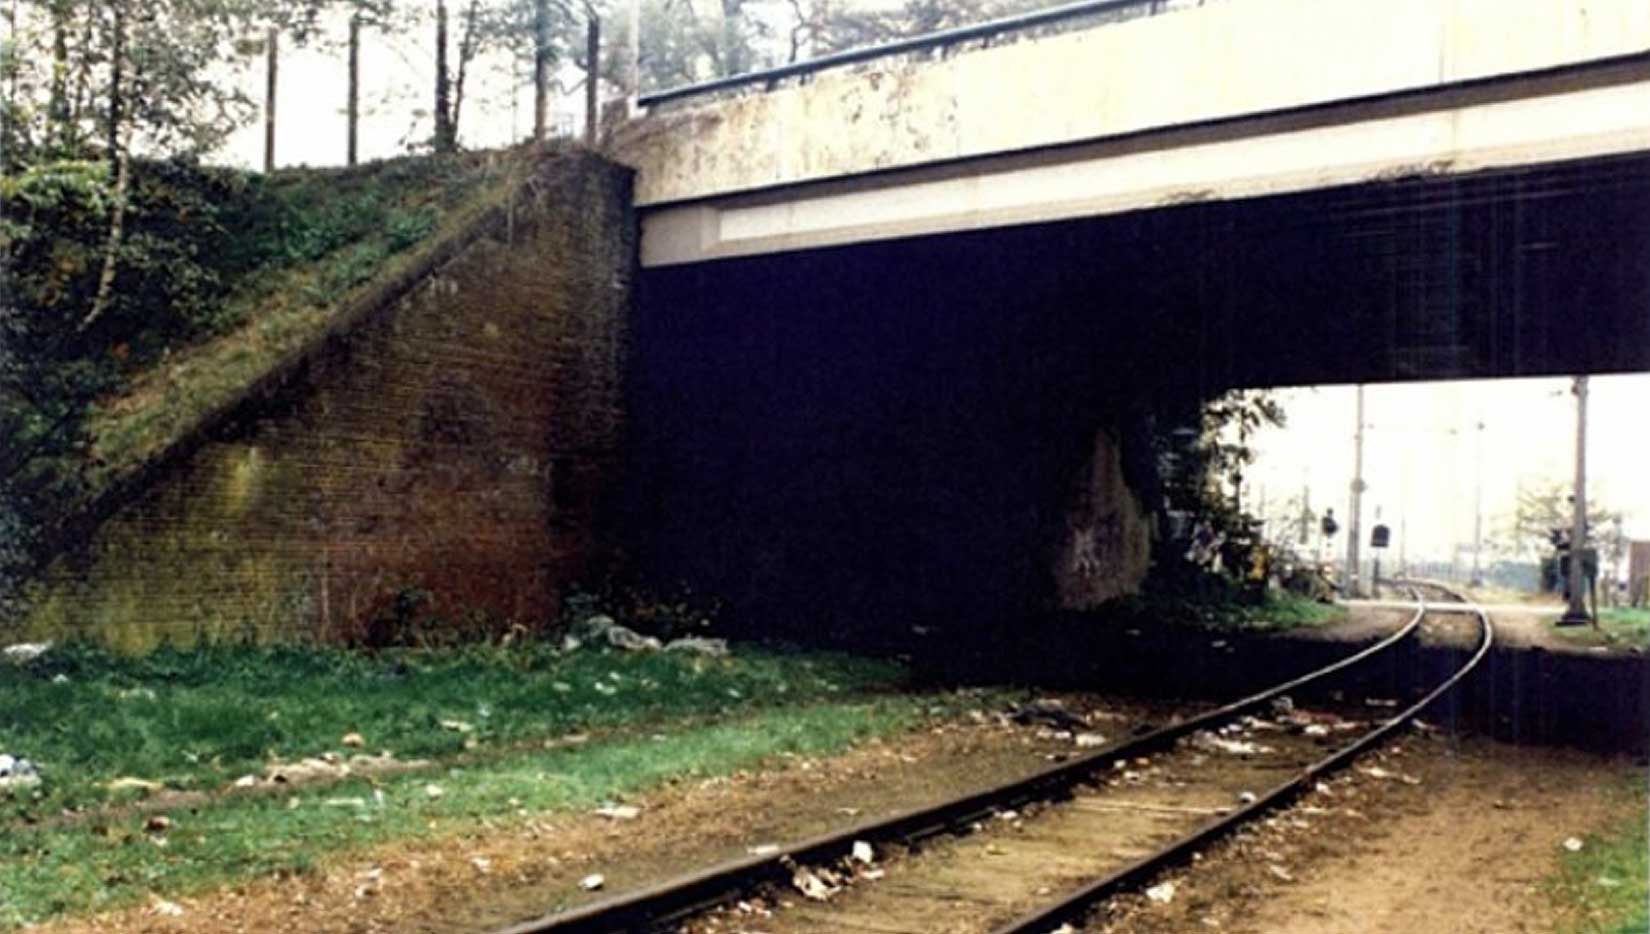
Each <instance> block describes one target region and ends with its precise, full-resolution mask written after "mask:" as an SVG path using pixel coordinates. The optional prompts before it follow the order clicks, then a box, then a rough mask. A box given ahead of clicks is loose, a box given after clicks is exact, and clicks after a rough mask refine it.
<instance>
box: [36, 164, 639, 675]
mask: <svg viewBox="0 0 1650 934" xmlns="http://www.w3.org/2000/svg"><path fill="white" fill-rule="evenodd" d="M629 185H630V177H629V174H628V173H627V172H626V171H625V170H623V169H620V168H617V167H614V166H610V165H608V164H605V163H602V162H600V161H598V160H595V159H593V158H590V157H587V156H578V155H570V156H559V157H555V158H553V159H551V160H550V161H548V162H546V164H545V165H544V166H543V167H541V171H540V172H539V173H538V175H537V176H536V178H535V182H534V184H533V185H530V186H529V191H531V193H532V196H531V197H530V198H529V199H528V200H527V201H525V202H518V205H517V208H516V209H515V210H514V211H512V212H510V214H509V217H508V218H507V220H506V221H505V223H503V224H501V225H499V228H498V229H497V230H496V232H495V233H494V234H492V235H490V236H486V237H482V238H481V239H479V240H478V241H476V242H475V243H474V244H472V245H470V246H469V247H467V248H466V249H465V250H464V251H463V252H461V253H460V254H458V256H457V257H456V258H454V259H453V260H452V261H451V262H449V263H447V264H446V265H444V266H443V267H442V268H440V269H439V270H438V271H437V272H436V273H435V274H434V275H432V276H431V277H429V278H428V279H427V280H426V281H424V282H423V283H422V284H421V285H420V286H419V287H418V288H416V289H415V290H414V291H413V292H412V293H411V294H410V295H408V296H407V297H405V298H403V299H402V300H400V301H398V302H396V303H395V304H394V305H392V306H390V307H386V308H384V309H382V310H381V311H379V312H377V313H375V314H373V315H372V316H370V317H369V319H368V320H367V321H366V323H364V324H363V325H362V326H361V327H359V328H357V329H356V330H355V331H354V332H352V333H351V334H350V335H349V336H348V337H347V338H346V339H344V340H342V341H339V342H335V343H334V344H333V345H331V346H329V347H326V348H324V349H323V350H321V351H320V352H317V353H314V354H311V355H310V357H309V358H308V359H307V361H306V362H305V364H304V365H303V366H302V367H301V368H300V369H299V370H298V371H297V373H296V375H295V376H294V378H293V379H291V380H290V381H289V382H288V383H287V385H286V386H285V387H283V388H282V390H281V391H280V392H278V393H275V394H274V395H273V396H272V397H270V398H267V399H262V400H249V401H248V402H246V403H244V404H243V405H241V406H240V407H239V408H238V409H237V410H236V411H235V412H234V413H233V415H232V416H231V418H230V419H229V421H228V422H227V423H225V424H222V425H219V426H217V428H216V430H215V434H214V435H213V437H212V438H211V439H210V440H208V441H207V442H206V443H205V444H203V445H201V446H200V447H199V448H198V449H196V450H195V451H194V453H193V454H192V455H190V456H189V457H188V458H187V459H186V460H185V461H184V462H182V463H180V464H177V465H175V466H174V467H173V468H172V469H170V470H168V471H167V472H165V474H164V476H163V479H161V480H160V481H159V482H158V483H156V484H154V485H152V486H151V487H150V488H149V489H148V490H146V491H145V492H144V493H143V495H142V496H141V497H139V498H137V499H136V500H135V501H133V502H131V503H129V504H128V505H126V506H125V507H124V508H122V509H121V510H120V511H119V512H118V513H117V514H115V515H114V516H113V518H111V519H110V520H109V521H107V522H105V523H104V524H103V525H102V526H101V528H99V529H98V531H97V532H96V533H95V534H94V535H93V536H92V538H91V540H90V541H89V542H86V543H84V547H82V548H79V549H77V550H75V551H74V552H71V553H69V554H66V555H65V556H63V557H62V558H60V559H59V560H58V561H56V562H55V563H54V564H53V565H52V567H51V568H50V569H49V571H48V573H47V575H46V577H45V579H44V581H43V582H42V584H41V586H40V587H39V588H38V593H37V595H36V596H37V599H36V601H35V609H34V612H33V614H32V616H31V619H30V621H29V624H28V628H29V630H30V633H29V634H30V635H32V636H47V635H52V636H63V635H67V634H84V635H90V636H93V637H96V638H101V639H105V640H107V641H109V642H111V643H114V644H116V645H119V646H122V647H126V648H143V647H146V646H149V645H152V644H154V643H156V642H158V641H160V640H161V639H171V640H173V641H188V640H191V639H194V638H197V637H200V636H211V637H236V636H240V635H255V636H258V637H260V638H272V637H281V638H290V637H307V636H315V637H320V638H329V639H364V638H369V637H370V635H371V633H370V632H369V630H370V628H371V626H372V623H373V621H374V620H378V621H380V622H381V621H383V620H384V619H385V618H387V617H389V616H393V614H394V609H395V605H396V601H397V598H398V596H400V597H402V598H403V602H405V595H407V594H411V593H415V592H422V593H427V594H428V598H427V599H421V601H420V602H419V606H418V612H419V614H420V615H421V616H422V617H424V618H425V619H426V621H428V620H431V619H439V620H442V621H445V623H446V624H447V625H450V626H460V625H465V624H475V623H485V624H487V625H490V626H493V627H497V626H502V625H508V624H510V623H520V624H523V625H527V626H529V627H535V626H539V625H543V624H545V623H547V622H549V621H551V620H552V619H553V618H554V616H555V613H556V610H557V607H558V605H559V594H560V591H561V589H562V588H564V587H565V586H566V585H567V584H568V583H569V582H571V581H572V580H574V579H576V578H577V577H578V576H579V575H581V574H582V573H584V572H585V570H586V569H587V567H588V565H589V563H590V562H591V561H592V560H594V559H596V558H597V557H598V556H599V552H600V551H601V549H602V545H603V543H604V540H605V539H604V534H603V527H604V523H605V518H606V517H605V503H606V501H607V498H608V496H609V492H610V490H611V489H612V488H613V485H614V483H615V482H616V478H617V476H616V475H617V471H618V466H619V457H620V446H621V442H622V431H623V419H624V413H623V398H622V380H623V367H622V362H623V360H624V359H625V356H626V341H627V334H628V331H627V328H628V310H629V302H630V294H631V293H630V286H631V281H632V278H633V257H634V241H635V232H634V223H633V219H632V217H631V214H630V209H629V203H630V196H629Z"/></svg>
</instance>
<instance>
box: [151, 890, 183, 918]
mask: <svg viewBox="0 0 1650 934" xmlns="http://www.w3.org/2000/svg"><path fill="white" fill-rule="evenodd" d="M149 913H150V914H156V915H160V916H161V917H163V918H181V917H183V906H182V905H180V904H178V903H177V902H169V901H167V900H166V899H164V898H161V897H160V896H159V895H152V896H150V902H149Z"/></svg>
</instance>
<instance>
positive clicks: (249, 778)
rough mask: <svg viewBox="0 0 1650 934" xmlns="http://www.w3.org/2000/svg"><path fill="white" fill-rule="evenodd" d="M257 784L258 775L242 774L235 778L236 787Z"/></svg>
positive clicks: (251, 786) (250, 786)
mask: <svg viewBox="0 0 1650 934" xmlns="http://www.w3.org/2000/svg"><path fill="white" fill-rule="evenodd" d="M257 784H258V776H256V775H242V776H241V777H240V778H237V779H235V782H234V787H236V788H254V787H256V786H257Z"/></svg>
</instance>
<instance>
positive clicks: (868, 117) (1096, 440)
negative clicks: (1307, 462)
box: [610, 0, 1650, 631]
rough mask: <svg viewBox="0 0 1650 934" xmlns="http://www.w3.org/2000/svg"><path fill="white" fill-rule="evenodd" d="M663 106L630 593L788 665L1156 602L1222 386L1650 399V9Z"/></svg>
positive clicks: (1102, 22)
mask: <svg viewBox="0 0 1650 934" xmlns="http://www.w3.org/2000/svg"><path fill="white" fill-rule="evenodd" d="M643 103H644V105H646V107H647V111H646V113H645V115H644V116H642V117H641V118H640V119H637V120H634V121H631V122H630V123H628V124H626V125H624V126H623V127H622V128H620V129H619V130H617V132H616V133H615V134H614V136H613V137H612V139H611V140H610V143H611V145H612V147H613V151H614V152H615V153H617V155H618V156H619V158H620V159H621V160H622V161H625V162H627V163H629V164H631V165H633V166H635V167H636V168H637V169H638V170H639V171H638V176H637V181H636V191H635V202H636V205H637V208H638V210H639V214H640V224H641V247H640V254H641V265H642V273H641V276H640V282H639V290H640V291H639V296H638V304H637V311H636V316H635V324H634V329H633V335H632V338H633V342H634V362H633V365H632V367H631V390H630V396H631V404H630V412H631V416H632V425H631V428H630V431H631V443H630V447H629V452H630V460H631V463H632V475H631V482H629V483H628V484H627V486H628V487H629V489H630V491H631V492H630V495H629V496H628V497H627V508H628V509H629V510H630V517H631V519H632V520H633V521H634V522H635V523H636V525H635V528H637V529H639V530H646V531H645V534H643V535H639V536H638V541H639V542H640V544H639V545H638V550H639V551H640V552H641V553H640V555H639V556H638V557H639V558H640V559H641V560H642V563H643V564H644V566H646V567H648V568H650V569H651V570H652V571H653V572H654V573H655V574H656V575H659V576H663V577H667V578H668V577H676V576H679V577H682V578H684V579H690V580H696V581H701V582H703V583H704V584H705V585H706V586H708V587H710V588H712V589H715V590H716V591H718V592H720V593H723V594H725V595H727V596H728V597H729V598H730V599H731V600H732V602H733V603H734V604H735V605H738V606H742V607H745V608H746V609H748V610H749V611H750V612H751V613H752V614H753V616H755V617H757V619H752V620H751V622H752V624H753V626H760V627H764V628H766V629H767V630H768V631H773V629H774V628H775V627H777V628H778V629H781V630H783V629H784V628H786V627H787V626H788V627H792V628H794V629H795V630H797V631H809V630H810V628H811V627H824V626H830V627H842V626H844V625H847V624H845V623H844V622H843V620H844V619H847V620H849V621H851V622H852V623H853V626H857V627H859V628H861V629H864V630H889V629H894V630H900V631H903V630H904V628H905V627H906V624H908V623H909V624H912V625H916V626H919V627H922V628H925V629H926V628H928V627H929V626H931V625H939V626H941V627H942V628H943V627H944V626H945V625H947V624H948V623H949V622H950V621H954V620H994V621H997V622H998V623H999V624H1001V623H1002V622H1004V621H1011V620H1013V619H1016V618H1022V617H1023V616H1024V615H1025V614H1026V613H1028V612H1035V611H1038V610H1048V609H1082V608H1085V607H1091V606H1094V605H1096V604H1098V603H1099V602H1101V601H1103V600H1105V599H1108V598H1110V597H1114V596H1116V595H1118V594H1121V593H1126V592H1128V591H1129V590H1131V589H1133V588H1134V587H1135V586H1136V585H1137V584H1138V583H1139V581H1140V580H1141V577H1142V575H1143V574H1144V570H1145V567H1146V560H1147V558H1146V553H1147V548H1148V544H1149V535H1148V533H1147V531H1146V529H1147V527H1148V526H1149V525H1150V521H1151V513H1152V508H1153V507H1152V505H1151V504H1152V502H1153V501H1154V500H1155V498H1156V491H1155V490H1154V489H1152V483H1153V482H1154V481H1153V479H1152V476H1153V473H1154V471H1153V469H1152V466H1151V465H1152V461H1153V458H1154V456H1155V455H1154V453H1153V452H1152V450H1151V449H1150V445H1149V443H1148V442H1147V441H1145V440H1144V439H1146V438H1149V437H1150V436H1151V426H1152V425H1153V424H1155V425H1156V426H1157V427H1158V428H1159V429H1160V428H1161V427H1162V425H1163V424H1164V422H1165V420H1169V421H1171V422H1172V421H1173V420H1174V419H1176V418H1183V417H1184V413H1186V412H1188V411H1194V410H1195V405H1196V403H1197V401H1198V400H1200V399H1206V398H1209V397H1210V396H1211V395H1212V394H1214V393H1217V392H1219V391H1221V390H1224V389H1228V388H1233V387H1262V386H1281V385H1303V384H1314V383H1332V382H1340V383H1345V382H1354V381H1389V380H1410V379H1444V378H1457V377H1491V376H1532V375H1554V374H1567V373H1575V372H1597V373H1602V372H1625V371H1645V370H1650V4H1645V3H1644V2H1643V0H1575V2H1562V3H1560V2H1552V0H1383V2H1369V0H1218V2H1214V0H1212V2H1207V3H1204V4H1197V5H1193V4H1189V3H1184V2H1182V3H1173V2H1171V3H1161V2H1160V3H1142V2H1114V3H1104V4H1086V5H1083V15H1082V16H1079V17H1076V18H1071V17H1069V16H1066V15H1064V14H1055V15H1053V16H1051V17H1049V18H1048V19H1047V20H1046V21H1044V22H1041V23H1039V24H1038V25H1036V26H1035V28H1032V29H1030V30H1029V31H1027V30H1021V31H1019V32H1015V33H991V34H985V35H981V34H969V35H964V36H960V37H952V39H951V41H949V43H948V44H943V45H940V46H934V45H920V46H918V47H910V48H904V49H900V50H895V51H894V52H893V53H892V54H886V55H878V56H871V57H863V58H860V57H855V58H854V60H852V61H848V62H841V63H838V67H832V68H827V69H824V70H799V71H798V72H797V73H794V74H792V73H778V74H769V75H765V76H760V77H758V78H756V79H754V80H752V79H745V80H733V81H724V82H720V83H717V84H716V85H714V86H712V87H708V88H700V89H689V91H688V92H685V93H680V94H665V95H660V96H658V97H656V98H654V99H652V100H648V99H644V101H643ZM1326 443H1338V441H1336V439H1326ZM1531 443H1532V444H1547V443H1564V442H1563V439H1540V438H1532V439H1531ZM758 620H759V621H758Z"/></svg>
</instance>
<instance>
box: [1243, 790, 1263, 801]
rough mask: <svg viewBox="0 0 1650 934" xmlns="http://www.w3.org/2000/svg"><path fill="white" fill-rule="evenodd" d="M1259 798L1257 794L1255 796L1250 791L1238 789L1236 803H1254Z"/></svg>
mask: <svg viewBox="0 0 1650 934" xmlns="http://www.w3.org/2000/svg"><path fill="white" fill-rule="evenodd" d="M1259 800H1260V798H1259V796H1257V795H1256V794H1255V793H1254V792H1252V791H1240V792H1238V803H1240V804H1254V803H1255V802H1256V801H1259Z"/></svg>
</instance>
